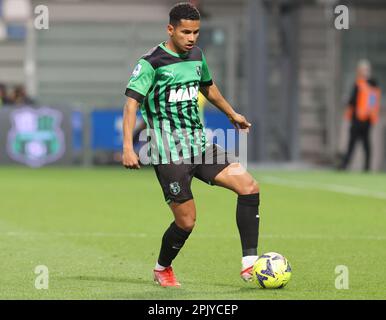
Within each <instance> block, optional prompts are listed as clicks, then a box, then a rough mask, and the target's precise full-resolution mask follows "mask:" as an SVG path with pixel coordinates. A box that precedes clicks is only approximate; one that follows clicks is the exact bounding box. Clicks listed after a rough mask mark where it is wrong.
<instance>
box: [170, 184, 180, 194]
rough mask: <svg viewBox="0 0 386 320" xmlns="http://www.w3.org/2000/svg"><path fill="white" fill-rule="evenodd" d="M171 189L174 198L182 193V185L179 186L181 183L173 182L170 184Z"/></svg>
mask: <svg viewBox="0 0 386 320" xmlns="http://www.w3.org/2000/svg"><path fill="white" fill-rule="evenodd" d="M169 188H170V192H171V193H172V195H174V196H176V195H177V194H179V193H180V191H181V187H180V185H179V183H178V182H177V181H176V182H172V183H171V184H169Z"/></svg>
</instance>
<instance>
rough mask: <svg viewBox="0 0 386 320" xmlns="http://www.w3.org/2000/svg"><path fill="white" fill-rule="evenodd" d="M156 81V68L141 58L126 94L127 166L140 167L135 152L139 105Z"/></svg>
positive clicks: (124, 125) (124, 123)
mask: <svg viewBox="0 0 386 320" xmlns="http://www.w3.org/2000/svg"><path fill="white" fill-rule="evenodd" d="M153 81H154V69H153V67H152V66H151V65H150V63H149V62H147V61H146V60H144V59H140V60H139V62H138V64H137V65H136V66H135V68H134V71H133V73H132V74H131V76H130V79H129V83H128V85H127V88H126V91H125V95H126V96H127V97H128V98H127V101H126V104H125V107H124V112H123V128H122V129H123V156H122V163H123V165H124V166H125V167H126V168H130V169H139V168H140V165H139V158H138V156H137V154H136V153H135V152H134V143H133V132H134V128H135V122H136V119H137V110H138V107H139V106H140V105H141V103H142V102H143V100H144V98H145V97H146V95H147V93H148V91H149V89H150V87H151V85H152V83H153Z"/></svg>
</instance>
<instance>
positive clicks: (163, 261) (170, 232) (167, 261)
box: [158, 222, 191, 267]
mask: <svg viewBox="0 0 386 320" xmlns="http://www.w3.org/2000/svg"><path fill="white" fill-rule="evenodd" d="M190 233H191V232H190V231H185V230H184V229H181V228H180V227H179V226H177V225H176V223H175V222H173V223H172V224H171V225H170V226H169V228H168V229H167V230H166V231H165V233H164V236H163V237H162V245H161V251H160V254H159V258H158V264H160V265H161V266H163V267H168V266H170V265H171V264H172V261H173V259H174V258H175V257H176V256H177V254H178V252H180V250H181V248H182V246H183V245H184V243H185V241H186V240H187V239H188V237H189V235H190Z"/></svg>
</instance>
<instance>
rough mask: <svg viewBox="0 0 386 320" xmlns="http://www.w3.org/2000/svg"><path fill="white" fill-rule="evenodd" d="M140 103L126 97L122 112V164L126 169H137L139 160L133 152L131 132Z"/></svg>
mask: <svg viewBox="0 0 386 320" xmlns="http://www.w3.org/2000/svg"><path fill="white" fill-rule="evenodd" d="M139 105H140V103H139V102H138V101H137V100H135V99H133V98H130V97H128V98H127V101H126V104H125V106H124V110H123V124H122V126H123V155H122V163H123V165H124V166H125V167H126V168H130V169H139V168H140V165H139V158H138V155H137V154H136V153H135V151H134V143H133V132H134V128H135V122H136V119H137V110H138V107H139Z"/></svg>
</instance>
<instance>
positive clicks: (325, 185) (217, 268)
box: [0, 167, 386, 300]
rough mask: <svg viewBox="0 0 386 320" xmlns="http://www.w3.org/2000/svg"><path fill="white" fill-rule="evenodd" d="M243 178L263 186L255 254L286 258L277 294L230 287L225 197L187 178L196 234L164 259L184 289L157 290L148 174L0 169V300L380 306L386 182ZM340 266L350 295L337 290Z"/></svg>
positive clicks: (314, 175) (156, 233) (159, 215)
mask: <svg viewBox="0 0 386 320" xmlns="http://www.w3.org/2000/svg"><path fill="white" fill-rule="evenodd" d="M250 172H251V173H252V174H253V175H254V177H255V178H256V179H257V181H259V183H260V187H261V206H260V216H261V220H260V221H261V225H260V239H259V254H261V253H263V252H269V251H275V252H279V253H281V254H283V255H284V256H286V257H287V258H288V260H289V261H290V263H291V266H292V269H293V274H292V279H291V281H290V282H289V284H288V286H287V287H285V288H284V289H280V290H267V289H259V288H257V286H255V285H252V284H247V283H244V282H242V280H241V279H240V277H239V272H240V254H241V245H240V241H239V235H238V230H237V227H236V222H235V207H236V199H237V197H236V195H235V194H233V193H232V192H231V191H228V190H226V189H222V188H219V187H214V186H208V185H206V184H204V183H202V182H201V181H199V180H194V182H193V184H192V189H193V193H194V196H195V201H196V207H197V222H196V227H195V229H194V231H193V233H192V234H191V236H190V238H189V240H188V241H187V243H186V244H185V247H184V248H183V249H182V251H181V252H180V254H179V256H178V257H177V259H176V260H175V261H174V263H173V266H174V269H175V272H176V274H177V277H178V279H179V281H180V282H181V283H182V287H181V288H179V289H175V288H167V289H165V288H161V287H159V286H156V285H155V284H154V283H153V281H152V269H153V267H154V264H155V261H156V259H157V256H158V252H159V248H160V241H161V238H162V235H163V232H164V231H165V229H166V228H167V227H168V225H169V224H170V223H171V221H172V214H171V212H170V210H169V208H168V206H167V205H166V203H165V202H164V200H163V196H162V193H161V188H160V186H159V184H158V181H157V180H156V177H155V174H154V172H153V170H152V169H149V168H142V169H141V170H139V171H129V170H125V169H123V168H122V169H120V168H92V169H91V168H90V169H82V168H44V169H26V168H21V167H0V181H1V183H0V199H1V201H0V261H1V263H0V275H1V276H0V299H145V300H147V299H189V300H195V299H215V300H217V299H236V300H238V299H257V300H262V299H385V298H386V284H385V283H386V272H385V271H386V268H385V262H386V179H385V178H386V175H385V174H361V173H342V172H333V171H296V172H294V171H291V172H290V171H254V170H250ZM275 179H276V180H275ZM331 185H332V186H335V187H336V186H337V185H338V187H339V188H340V189H339V190H338V191H336V190H330V189H331ZM342 187H343V192H341V189H342ZM345 188H346V189H347V190H348V191H349V192H345V190H346V189H345ZM352 190H354V191H355V192H354V193H358V190H359V194H351V193H350V192H351V191H352ZM362 191H363V193H365V195H361V193H362ZM37 265H45V266H47V267H48V270H49V289H48V290H37V289H36V288H35V286H34V284H35V279H36V277H37V274H35V273H34V270H35V267H36V266H37ZM338 265H345V266H347V267H348V270H349V289H348V290H345V289H341V290H338V289H336V288H335V279H336V277H337V276H338V274H336V273H335V268H336V266H338Z"/></svg>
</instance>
